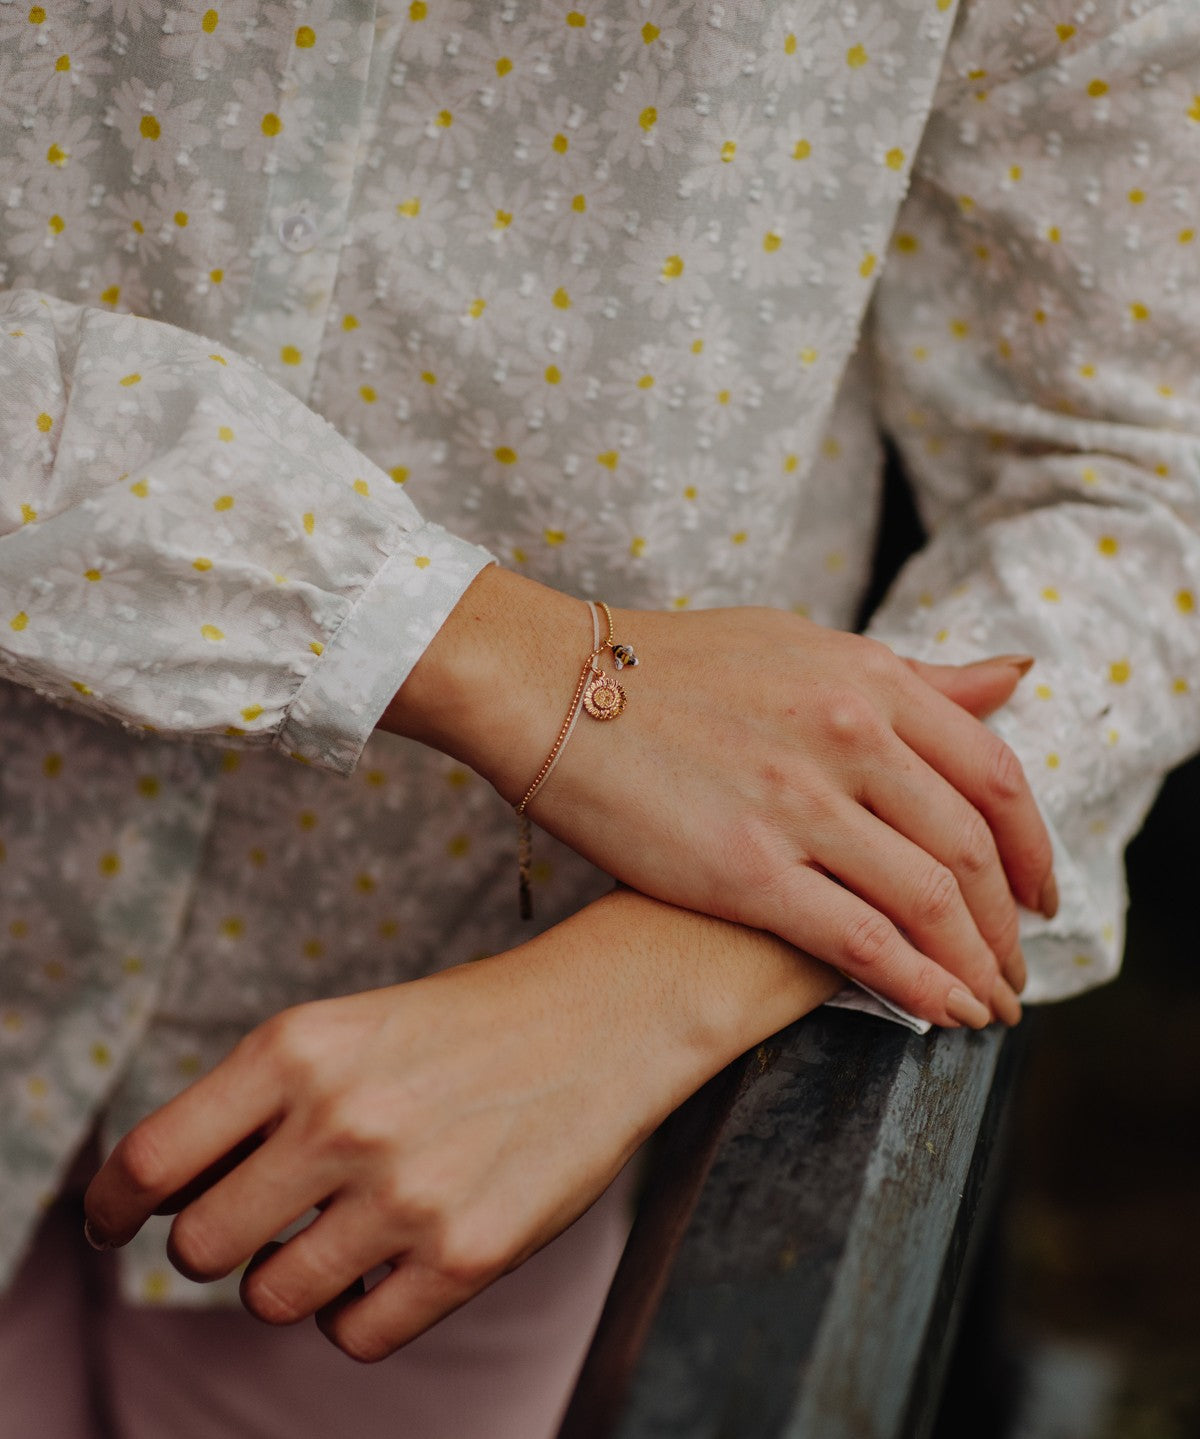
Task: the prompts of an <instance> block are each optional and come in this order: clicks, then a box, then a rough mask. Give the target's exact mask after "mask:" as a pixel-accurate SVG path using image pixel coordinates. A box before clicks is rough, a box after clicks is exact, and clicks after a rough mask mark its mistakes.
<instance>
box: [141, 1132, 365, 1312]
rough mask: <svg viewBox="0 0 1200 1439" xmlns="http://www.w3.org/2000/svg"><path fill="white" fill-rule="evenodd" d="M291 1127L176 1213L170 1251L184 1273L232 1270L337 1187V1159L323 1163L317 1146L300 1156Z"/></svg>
mask: <svg viewBox="0 0 1200 1439" xmlns="http://www.w3.org/2000/svg"><path fill="white" fill-rule="evenodd" d="M291 1128H292V1126H291V1125H290V1124H289V1122H288V1121H287V1120H285V1121H284V1123H283V1124H282V1125H281V1126H280V1127H279V1129H277V1130H276V1132H275V1133H274V1134H273V1135H272V1136H271V1138H270V1139H269V1140H268V1141H267V1142H266V1143H265V1144H264V1145H263V1146H262V1147H261V1148H260V1149H257V1150H255V1152H254V1153H253V1154H251V1155H250V1156H249V1157H248V1158H246V1159H245V1160H244V1161H243V1162H242V1163H241V1164H239V1165H238V1166H237V1167H236V1168H235V1169H232V1170H231V1171H230V1172H229V1173H228V1174H227V1175H225V1177H224V1178H223V1179H222V1180H221V1181H220V1182H219V1183H218V1184H215V1185H214V1186H213V1187H212V1188H211V1189H208V1190H206V1191H205V1192H204V1193H203V1194H201V1195H200V1196H199V1197H198V1198H196V1199H194V1200H193V1201H192V1203H191V1204H189V1205H188V1206H187V1208H186V1209H184V1210H183V1211H182V1212H181V1213H180V1214H179V1215H178V1216H177V1217H176V1219H175V1222H174V1224H172V1225H171V1236H170V1239H169V1240H168V1243H167V1254H168V1256H169V1257H170V1260H171V1263H172V1264H173V1265H174V1266H175V1268H176V1269H178V1270H179V1272H180V1273H181V1274H183V1275H185V1276H186V1277H187V1278H188V1279H194V1280H197V1281H199V1282H200V1283H204V1282H206V1281H208V1280H212V1279H220V1278H222V1277H223V1276H224V1275H226V1274H231V1273H232V1272H233V1271H234V1270H235V1269H236V1268H237V1267H238V1265H239V1264H242V1263H244V1262H245V1261H246V1260H247V1259H249V1258H250V1257H251V1255H253V1254H254V1253H255V1251H256V1250H258V1249H259V1248H261V1246H262V1245H264V1244H266V1242H267V1241H268V1240H269V1239H271V1238H272V1236H274V1235H276V1234H278V1233H279V1232H280V1231H281V1230H283V1229H286V1228H287V1226H288V1225H289V1224H292V1223H294V1222H295V1221H296V1220H297V1219H299V1218H300V1217H301V1216H302V1215H304V1214H306V1213H307V1212H308V1211H309V1210H310V1209H312V1208H314V1207H315V1206H316V1205H317V1204H318V1203H319V1202H320V1201H322V1200H324V1199H326V1198H327V1197H328V1195H329V1194H330V1192H331V1191H332V1190H333V1189H335V1188H336V1187H337V1184H338V1171H337V1168H336V1166H335V1163H334V1162H332V1161H331V1160H325V1161H324V1162H323V1161H322V1157H321V1155H320V1153H319V1152H316V1151H314V1150H312V1149H311V1148H309V1149H308V1150H306V1151H304V1152H303V1154H302V1155H298V1152H297V1150H298V1146H297V1145H295V1144H292V1143H290V1142H289V1139H290V1133H291ZM353 1277H354V1276H353V1274H350V1275H347V1276H346V1279H352V1278H353ZM346 1279H343V1281H342V1282H343V1284H344V1283H345V1282H346Z"/></svg>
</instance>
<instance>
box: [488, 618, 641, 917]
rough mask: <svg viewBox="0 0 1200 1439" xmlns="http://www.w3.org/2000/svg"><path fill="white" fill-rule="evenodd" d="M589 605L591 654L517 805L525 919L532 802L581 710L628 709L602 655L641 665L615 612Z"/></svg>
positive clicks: (607, 712)
mask: <svg viewBox="0 0 1200 1439" xmlns="http://www.w3.org/2000/svg"><path fill="white" fill-rule="evenodd" d="M587 606H588V612H589V614H590V615H591V617H592V650H591V653H590V654H589V655H588V657H587V659H586V660H584V662H583V669H582V670H580V672H579V680H578V682H577V684H576V685H575V693H574V694H573V695H572V696H571V705H570V708H569V709H568V710H567V713H566V718H565V719H564V720H563V722H562V725H561V726H560V727H559V731H558V735H557V737H556V739H555V741H554V743H553V745H552V746H551V747H550V753H549V754H548V755H547V756H546V760H545V763H544V764H543V765H542V767H541V769H540V770H538V772H537V774H536V775H535V776H534V780H533V783H532V784H531V785H530V786H529V788H528V789H527V790H526V791H525V794H524V796H523V797H522V799H521V801H520V803H518V804H517V805H515V806H514V808H515V809H516V812H517V899H518V904H519V906H520V911H521V918H522V919H532V918H533V889H532V887H531V883H530V879H531V874H532V868H533V826H532V825H531V824H530V822H529V817H528V815H527V814H526V813H525V811H526V809H527V808H528V807H529V802H530V800H532V799H533V797H534V795H535V794H537V792H538V790H540V789H541V787H542V786H543V785H544V784H545V783H546V781H547V780H548V779H549V778H550V774H551V771H552V770H553V769H554V766H555V765H556V764H557V763H558V760H559V756H560V755H561V754H562V752H563V750H564V749H565V748H566V745H567V741H568V740H569V739H570V738H571V735H572V733H573V732H574V729H575V725H576V722H577V721H578V719H579V715H580V711H581V710H586V711H587V713H588V714H589V715H590V716H591V718H592V719H595V720H611V719H616V717H617V716H618V715H619V714H620V713H621V711H622V710H623V709H624V708H625V701H626V698H627V696H626V694H625V691H624V689H623V688H622V686H621V685H619V684H618V683H617V681H616V680H615V679H613V678H612V676H611V675H606V674H605V673H604V671H603V670H602V669H601V668H600V663H599V661H600V656H601V655H602V654H603V653H604V651H605V650H611V651H612V656H613V663H614V664H615V665H616V667H617V669H619V670H623V669H625V668H626V667H627V666H628V667H629V668H630V669H632V668H633V666H634V665H636V664H637V662H638V658H637V655H635V654H634V652H633V650H632V649H631V647H630V646H629V645H623V644H618V643H617V641H616V639H615V638H614V632H613V617H612V611H611V610H610V609H609V607H608V606H607V605H606V604H605V603H604V601H603V600H596V601H594V602H593V601H592V600H589V601H588V602H587ZM599 610H603V611H604V618H605V620H606V621H607V622H608V635H607V637H606V638H605V639H603V640H602V639H601V638H600V615H599Z"/></svg>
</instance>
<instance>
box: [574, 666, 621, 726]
mask: <svg viewBox="0 0 1200 1439" xmlns="http://www.w3.org/2000/svg"><path fill="white" fill-rule="evenodd" d="M583 707H584V709H585V710H587V712H588V714H590V715H591V717H592V718H593V719H598V720H610V719H616V717H617V716H618V715H619V714H620V713H621V711H622V710H623V709H624V708H625V691H624V690H623V689H622V688H621V686H620V685H619V684H618V683H617V682H616V680H614V679H612V678H610V676H608V675H606V674H601V673H600V672H599V671H597V673H596V674H594V675H593V676H592V678H591V679H590V680H589V681H588V684H587V688H586V689H585V690H584V692H583Z"/></svg>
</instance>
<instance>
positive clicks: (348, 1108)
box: [307, 1089, 389, 1160]
mask: <svg viewBox="0 0 1200 1439" xmlns="http://www.w3.org/2000/svg"><path fill="white" fill-rule="evenodd" d="M307 1128H308V1135H309V1141H310V1142H311V1143H312V1144H313V1145H314V1146H316V1147H318V1148H319V1149H321V1150H322V1151H323V1152H325V1153H326V1154H331V1155H335V1156H337V1157H339V1158H341V1159H344V1160H354V1159H361V1158H369V1157H371V1156H375V1155H378V1154H380V1153H381V1152H383V1151H384V1150H385V1149H386V1148H387V1147H388V1139H389V1127H388V1126H387V1125H386V1124H385V1123H383V1122H381V1116H380V1115H379V1114H378V1113H377V1112H376V1111H375V1109H374V1108H373V1106H371V1105H370V1104H369V1103H365V1102H363V1099H362V1096H360V1095H358V1094H356V1093H354V1092H353V1091H346V1090H342V1089H338V1090H334V1091H333V1092H331V1093H328V1094H324V1095H320V1096H318V1097H317V1098H315V1099H314V1100H313V1101H312V1104H311V1107H310V1110H309V1114H308V1117H307Z"/></svg>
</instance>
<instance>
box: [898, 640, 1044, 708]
mask: <svg viewBox="0 0 1200 1439" xmlns="http://www.w3.org/2000/svg"><path fill="white" fill-rule="evenodd" d="M904 663H905V664H906V665H907V666H908V667H909V669H910V670H912V672H913V673H914V674H915V675H917V676H918V677H919V678H920V679H923V680H924V681H925V683H926V684H928V685H932V686H933V688H934V689H935V690H937V691H938V693H939V694H943V695H945V696H946V698H947V699H948V700H953V701H954V703H955V704H956V705H961V706H962V708H963V709H965V710H967V711H969V712H970V713H971V714H973V715H974V716H975V718H976V719H984V718H986V717H987V716H988V715H990V714H991V713H992V712H993V711H994V710H998V709H999V708H1000V706H1001V705H1003V704H1006V703H1007V702H1008V700H1009V699H1011V697H1012V692H1013V690H1015V689H1016V687H1017V685H1018V684H1019V683H1020V681H1021V679H1022V678H1023V676H1025V675H1027V674H1028V673H1029V671H1030V669H1031V667H1032V665H1033V656H1032V655H994V656H992V657H990V658H989V659H986V660H976V662H975V663H974V664H970V665H929V664H924V663H923V662H922V661H921V660H905V661H904Z"/></svg>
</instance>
